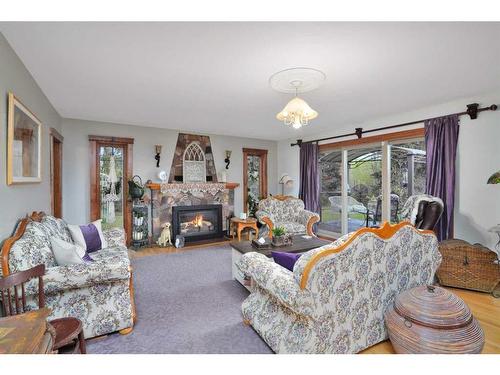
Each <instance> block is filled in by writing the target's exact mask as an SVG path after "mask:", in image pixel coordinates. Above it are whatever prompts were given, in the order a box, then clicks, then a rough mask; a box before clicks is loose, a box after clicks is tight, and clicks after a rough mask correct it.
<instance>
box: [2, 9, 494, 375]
mask: <svg viewBox="0 0 500 375" xmlns="http://www.w3.org/2000/svg"><path fill="white" fill-rule="evenodd" d="M13 14H14V13H13ZM89 17H90V18H91V16H89ZM181 18H182V17H181ZM20 19H24V18H22V17H21V18H20V17H17V19H10V20H2V21H1V22H0V93H1V95H4V100H3V101H1V102H0V113H1V118H2V126H3V129H4V131H3V133H2V135H3V136H2V137H0V155H2V159H3V160H2V163H3V165H4V168H1V169H0V180H1V181H2V183H0V196H1V197H2V200H1V202H2V204H1V207H2V212H3V215H2V217H1V218H0V245H1V259H0V260H1V274H0V276H1V277H0V291H1V295H0V353H2V354H17V353H25V354H34V353H53V354H56V353H60V354H70V353H81V354H91V355H92V354H125V355H131V354H193V355H197V357H196V358H200V359H202V361H203V360H208V361H209V359H206V358H207V356H201V355H204V354H262V355H263V354H273V353H275V354H357V353H362V354H396V353H404V354H417V353H418V354H455V355H457V356H455V357H454V358H456V360H457V363H456V364H462V363H463V362H462V359H461V358H465V357H467V356H462V357H459V356H458V354H472V353H475V354H479V353H481V354H496V355H498V354H500V323H499V322H498V313H499V312H500V299H498V297H500V261H499V257H500V242H499V239H500V224H499V221H500V219H499V218H498V212H500V199H499V198H500V192H499V190H498V186H496V185H498V184H499V183H500V158H499V156H498V149H499V147H500V143H499V140H500V127H499V126H498V122H499V120H500V110H498V105H499V104H500V78H499V77H500V71H499V70H500V68H499V67H498V66H499V65H498V61H499V59H500V49H499V48H498V45H497V43H496V42H493V41H495V40H496V39H497V38H498V36H499V35H500V23H499V22H478V21H477V20H476V19H474V22H449V19H448V18H447V17H443V18H442V20H441V22H360V21H353V19H352V18H350V19H347V20H346V21H348V22H338V21H337V20H331V21H328V22H318V21H324V20H318V19H317V18H314V17H313V18H311V19H305V20H304V21H306V22H298V21H297V20H296V19H294V18H293V16H292V17H291V18H290V19H289V20H286V21H287V22H278V21H272V22H271V21H268V20H266V22H256V21H257V20H260V18H259V17H256V18H255V19H254V20H252V21H250V20H246V22H216V21H211V22H194V21H193V20H192V19H191V18H189V17H188V18H186V17H185V16H184V18H182V19H180V21H183V22H172V21H175V20H164V21H163V20H162V21H161V22H128V21H131V20H129V19H128V18H127V17H125V19H126V20H125V19H124V20H117V19H116V17H109V18H106V20H115V21H120V22H76V21H74V18H73V17H71V16H69V17H68V19H67V21H68V22H52V21H50V20H51V19H52V18H51V17H50V16H49V17H47V18H46V19H47V21H45V20H42V21H43V22H40V21H41V19H39V18H38V19H33V20H32V22H20V21H18V20H20ZM146 19H148V18H147V17H146V18H143V19H141V18H139V19H135V21H146ZM276 19H280V18H279V17H277V18H276ZM382 19H383V17H382V18H380V16H379V19H374V20H382ZM401 19H405V18H404V17H402V18H401ZM61 20H64V19H61ZM69 20H71V21H69ZM204 20H205V21H206V19H204ZM212 20H219V17H213V18H212ZM464 20H465V19H464ZM82 21H91V19H88V18H87V19H82ZM209 21H210V20H209ZM225 21H242V20H241V19H234V20H232V19H227V20H225ZM420 21H426V19H425V15H423V16H422V19H420ZM53 357H64V356H53ZM66 357H70V358H72V360H75V361H81V359H76V358H83V357H90V358H93V359H94V358H95V359H96V362H95V363H93V365H95V364H98V363H99V362H98V361H99V359H98V358H101V357H97V356H88V355H87V356H66ZM265 357H266V356H259V358H262V361H267V359H264V358H265ZM274 357H278V358H280V356H274ZM341 357H342V356H341ZM343 357H347V356H343ZM377 357H381V358H384V361H386V362H387V363H388V364H389V363H391V361H393V359H391V358H394V357H395V356H377ZM488 357H489V356H475V357H473V358H481V359H477V360H476V359H475V360H474V361H473V362H475V361H478V362H479V363H481V362H482V361H485V362H484V363H482V364H484V365H485V366H487V363H486V362H487V361H488ZM3 358H9V356H7V355H5V356H2V359H3ZM17 358H19V357H17ZM120 358H126V359H125V362H124V363H130V362H129V361H131V360H130V359H128V358H129V357H128V356H121V357H120ZM131 358H134V357H131ZM169 358H170V357H161V358H159V359H156V360H157V361H160V362H158V364H160V363H162V362H161V361H167V362H168V360H169ZM224 358H226V357H224ZM239 358H241V360H242V361H243V362H242V363H248V362H247V361H249V362H250V363H251V365H252V366H259V364H256V363H255V362H256V361H254V360H252V359H251V358H252V356H242V357H239ZM255 358H256V357H255ZM299 358H305V357H304V356H300V357H299ZM307 358H308V359H307V360H306V361H316V360H315V359H314V358H317V356H307ZM336 358H337V357H336ZM347 358H350V359H348V361H352V357H351V356H348V357H347ZM402 358H405V360H406V361H408V363H412V364H416V363H417V362H419V361H418V360H416V359H415V358H417V357H416V356H404V357H402ZM432 358H434V359H433V360H431V361H430V362H429V363H428V364H427V365H431V366H432V365H437V364H438V363H439V361H441V360H442V359H441V358H442V357H440V356H435V357H432ZM467 358H470V356H469V357H467ZM483 358H486V359H483ZM494 358H496V356H494ZM156 360H155V361H156ZM232 360H234V359H232ZM55 361H57V360H55ZM132 361H133V360H132ZM179 361H180V362H179V364H181V363H183V362H182V361H185V359H179ZM293 361H295V360H290V363H288V364H287V366H290V365H293V364H292V362H293ZM320 361H321V360H320ZM354 361H356V360H354ZM433 361H437V362H433ZM167 362H165V363H167ZM188 362H189V360H188ZM285 362H286V361H285ZM12 363H13V364H15V357H14V360H13V362H12ZM75 363H77V362H75ZM263 363H264V362H263ZM263 363H261V364H260V365H261V366H262V365H263ZM278 363H281V362H278ZM306 363H307V362H306ZM346 363H347V364H348V365H349V363H350V362H343V365H344V364H346ZM418 365H419V366H425V364H422V363H419V364H418ZM131 366H135V365H131ZM181 366H183V365H181ZM298 366H299V365H298ZM300 366H301V365H300ZM467 366H470V364H466V365H464V366H463V367H462V368H461V369H458V370H461V371H465V370H466V369H467V368H469V367H467ZM132 368H133V367H130V368H129V369H128V370H131V369H132ZM135 368H136V367H135ZM250 368H253V367H249V368H248V369H250ZM261 369H262V368H260V369H258V367H255V371H258V370H261ZM297 369H298V367H297V368H296V370H297ZM126 370H127V369H124V371H126ZM199 370H203V367H201V368H199ZM233 370H234V368H233ZM367 370H369V367H368V368H367Z"/></svg>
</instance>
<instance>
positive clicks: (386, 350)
mask: <svg viewBox="0 0 500 375" xmlns="http://www.w3.org/2000/svg"><path fill="white" fill-rule="evenodd" d="M228 241H229V240H225V241H221V242H214V243H210V244H200V245H194V246H189V247H185V248H183V249H176V248H175V247H167V248H160V247H154V248H146V249H141V250H138V251H134V250H129V253H130V256H131V257H134V258H140V257H144V256H150V255H158V254H169V253H179V252H185V251H191V250H196V249H202V248H205V247H208V246H216V245H221V244H225V243H228ZM447 289H449V290H450V291H451V292H453V293H455V294H457V295H458V296H459V297H460V298H462V299H463V300H464V301H465V303H466V304H467V305H468V306H469V308H470V309H471V311H472V314H473V315H474V317H475V318H476V319H477V320H478V321H479V324H480V325H481V327H482V328H483V330H484V335H485V339H486V341H485V345H484V349H483V352H482V353H483V354H486V353H496V354H500V298H494V297H493V296H492V295H491V294H487V293H480V292H473V291H469V290H462V289H455V288H447ZM361 354H394V349H393V348H392V345H391V343H390V342H389V341H384V342H381V343H380V344H377V345H374V346H372V347H371V348H368V349H366V350H364V351H362V352H361Z"/></svg>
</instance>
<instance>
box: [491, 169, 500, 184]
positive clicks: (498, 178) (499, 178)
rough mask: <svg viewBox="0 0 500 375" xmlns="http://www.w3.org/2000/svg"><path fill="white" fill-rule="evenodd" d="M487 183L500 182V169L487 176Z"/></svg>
mask: <svg viewBox="0 0 500 375" xmlns="http://www.w3.org/2000/svg"><path fill="white" fill-rule="evenodd" d="M488 184H493V185H494V184H500V171H498V172H496V173H493V174H492V175H491V176H490V178H488Z"/></svg>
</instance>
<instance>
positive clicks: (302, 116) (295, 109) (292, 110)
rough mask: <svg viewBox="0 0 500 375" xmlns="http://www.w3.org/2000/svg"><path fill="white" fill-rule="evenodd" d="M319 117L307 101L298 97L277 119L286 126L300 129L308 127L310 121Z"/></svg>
mask: <svg viewBox="0 0 500 375" xmlns="http://www.w3.org/2000/svg"><path fill="white" fill-rule="evenodd" d="M316 117H318V112H316V111H315V110H314V109H312V108H311V107H310V106H309V104H307V103H306V101H305V100H303V99H301V98H299V97H298V96H296V97H295V98H293V99H292V100H290V101H289V102H288V104H287V105H286V106H285V108H283V110H282V111H281V112H280V113H278V114H277V115H276V118H277V119H278V120H280V121H283V122H284V123H285V124H286V125H292V126H293V127H294V128H300V127H301V126H303V125H307V123H308V121H309V120H312V119H315V118H316Z"/></svg>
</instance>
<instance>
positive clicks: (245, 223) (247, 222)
mask: <svg viewBox="0 0 500 375" xmlns="http://www.w3.org/2000/svg"><path fill="white" fill-rule="evenodd" d="M231 226H232V227H233V228H234V227H236V233H237V235H238V241H241V231H242V230H243V229H245V228H250V229H253V230H254V231H255V237H259V228H257V219H254V218H248V219H239V218H237V217H233V218H231ZM233 238H234V234H233Z"/></svg>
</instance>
